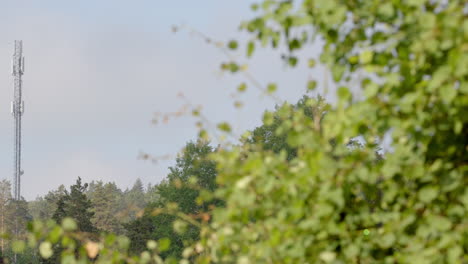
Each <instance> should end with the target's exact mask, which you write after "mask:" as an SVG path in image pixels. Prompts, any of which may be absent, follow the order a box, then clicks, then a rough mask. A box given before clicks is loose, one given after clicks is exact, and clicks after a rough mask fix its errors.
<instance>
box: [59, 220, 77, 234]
mask: <svg viewBox="0 0 468 264" xmlns="http://www.w3.org/2000/svg"><path fill="white" fill-rule="evenodd" d="M62 227H63V230H65V231H75V230H76V229H77V228H78V226H77V225H76V222H75V220H73V218H70V217H65V218H64V219H63V220H62Z"/></svg>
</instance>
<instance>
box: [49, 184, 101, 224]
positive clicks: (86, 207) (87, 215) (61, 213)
mask: <svg viewBox="0 0 468 264" xmlns="http://www.w3.org/2000/svg"><path fill="white" fill-rule="evenodd" d="M87 187H88V184H87V183H85V184H82V183H81V178H80V177H78V179H77V181H76V183H75V184H74V185H72V186H70V191H69V192H68V191H65V193H64V195H62V196H61V197H60V198H59V200H58V201H57V209H56V210H55V212H54V215H53V216H52V219H54V220H55V221H56V222H57V223H61V222H62V220H63V219H64V218H65V217H71V218H73V219H75V220H76V222H77V224H78V229H79V230H80V231H82V232H89V233H93V232H96V231H97V229H96V227H95V226H94V225H93V223H92V222H91V219H92V218H93V216H94V213H93V212H92V204H91V201H90V200H89V199H88V197H86V194H85V193H86V189H87Z"/></svg>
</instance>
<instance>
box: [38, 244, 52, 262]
mask: <svg viewBox="0 0 468 264" xmlns="http://www.w3.org/2000/svg"><path fill="white" fill-rule="evenodd" d="M39 253H40V254H41V257H42V258H44V259H48V258H50V257H52V255H53V254H54V251H53V250H52V244H51V243H50V242H49V241H44V242H42V243H41V244H40V245H39Z"/></svg>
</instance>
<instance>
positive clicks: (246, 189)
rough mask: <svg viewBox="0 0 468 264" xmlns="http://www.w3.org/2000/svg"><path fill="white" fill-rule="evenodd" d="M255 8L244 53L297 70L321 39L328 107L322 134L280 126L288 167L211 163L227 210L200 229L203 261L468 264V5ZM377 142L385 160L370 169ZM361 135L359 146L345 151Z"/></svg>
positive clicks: (228, 152) (237, 155) (285, 4)
mask: <svg viewBox="0 0 468 264" xmlns="http://www.w3.org/2000/svg"><path fill="white" fill-rule="evenodd" d="M253 8H254V9H255V10H258V11H260V12H261V14H260V15H259V16H258V17H256V18H254V19H253V20H251V21H248V22H246V23H244V24H243V28H244V29H246V30H247V31H249V32H251V33H252V34H253V39H254V40H252V42H250V43H249V44H248V45H247V47H248V52H249V55H251V54H252V52H253V50H254V48H255V46H256V45H257V41H258V42H260V43H262V44H263V45H269V44H271V45H272V46H273V47H274V48H277V47H278V46H279V45H280V43H285V44H286V48H287V53H286V54H283V57H284V58H285V59H286V61H287V63H288V64H289V65H290V66H291V67H295V66H296V65H298V62H299V59H302V58H299V56H297V55H296V54H297V52H298V51H299V50H301V49H303V48H304V47H307V46H308V44H309V43H310V41H311V40H312V39H314V38H315V36H319V37H320V38H321V39H322V40H323V43H324V46H323V51H322V54H321V55H320V61H321V63H323V64H324V65H326V66H327V67H328V68H329V69H330V70H331V74H332V76H333V80H334V81H335V83H336V84H337V86H338V89H337V97H338V99H337V102H336V104H335V105H334V106H333V107H332V108H331V109H330V110H329V111H327V114H326V116H325V117H324V119H323V120H322V122H321V123H320V124H319V125H317V124H316V123H314V122H312V121H311V120H310V118H306V117H305V115H304V114H303V113H301V112H295V113H294V114H293V115H292V116H291V118H290V119H289V120H282V122H281V125H280V127H281V129H282V131H284V133H285V134H286V135H287V136H286V138H287V142H288V144H289V145H290V146H291V147H292V148H296V149H297V152H296V155H295V157H293V158H292V159H289V157H288V155H286V153H284V152H281V151H280V152H279V153H272V152H264V151H257V152H251V151H248V150H249V149H252V148H251V147H245V146H239V147H233V148H226V149H224V150H220V151H218V152H217V153H216V154H215V155H216V157H215V160H216V162H217V163H218V181H219V183H220V184H221V186H222V187H221V189H220V190H219V191H218V192H217V193H218V194H219V195H220V198H222V199H224V200H225V201H226V206H225V207H224V208H219V209H217V210H216V212H215V213H214V217H213V222H212V223H211V225H210V227H209V228H208V227H207V228H206V229H204V230H203V231H202V232H201V233H203V234H206V235H205V236H203V237H202V247H204V249H205V250H204V251H203V253H204V254H201V256H200V259H199V261H200V262H203V261H206V262H210V261H213V262H226V263H231V262H232V263H235V262H245V263H248V262H250V263H464V262H467V261H468V259H467V258H466V253H465V252H467V249H468V240H467V237H468V228H467V227H466V220H465V219H466V215H467V206H468V202H467V201H468V200H467V197H468V188H467V187H466V186H467V184H468V178H467V177H466V174H467V171H468V166H467V164H468V163H467V161H468V159H467V157H468V148H467V145H468V137H466V135H467V134H468V115H467V114H468V89H467V87H468V64H467V63H468V53H467V52H466V46H467V45H468V34H467V27H464V28H462V27H460V25H465V26H466V25H468V24H467V22H466V3H465V2H464V1H457V0H454V1H448V2H440V1H425V0H421V1H386V2H385V1H384V2H382V1H364V2H362V1H361V2H359V1H358V2H356V1H333V0H332V1H329V0H326V1H325V0H304V1H301V3H296V2H294V3H293V2H292V1H269V0H265V1H262V3H261V4H258V5H257V4H254V5H253ZM236 46H237V45H231V47H236ZM307 59H308V60H309V61H308V64H309V65H311V66H313V65H314V64H316V62H315V58H307ZM352 84H357V85H355V86H354V87H351V86H350V85H352ZM311 87H313V85H311ZM350 89H354V90H357V89H362V90H363V94H364V97H363V98H360V99H356V98H353V94H352V93H351V91H350ZM311 103H312V104H316V103H317V102H311ZM284 109H285V110H284V112H291V111H293V109H291V107H284ZM384 134H390V135H391V137H392V139H393V141H392V151H391V152H388V153H386V154H385V155H384V156H383V157H382V158H381V159H380V161H379V162H376V160H379V157H378V155H377V154H376V153H375V148H376V147H377V146H378V142H379V140H376V139H381V138H382V137H383V136H384ZM357 136H361V137H362V138H363V140H364V142H365V144H363V145H362V146H361V147H359V148H354V149H350V148H349V142H350V140H351V139H352V138H355V137H357ZM369 201H372V202H369ZM442 241H443V242H442ZM194 250H195V249H194Z"/></svg>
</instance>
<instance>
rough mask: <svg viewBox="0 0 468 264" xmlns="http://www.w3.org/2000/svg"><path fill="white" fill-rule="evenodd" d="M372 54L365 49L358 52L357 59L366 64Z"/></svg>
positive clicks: (370, 59)
mask: <svg viewBox="0 0 468 264" xmlns="http://www.w3.org/2000/svg"><path fill="white" fill-rule="evenodd" d="M373 56H374V53H373V52H372V51H370V50H365V51H363V52H361V54H359V61H360V62H361V63H362V64H368V63H370V62H371V61H372V58H373Z"/></svg>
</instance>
